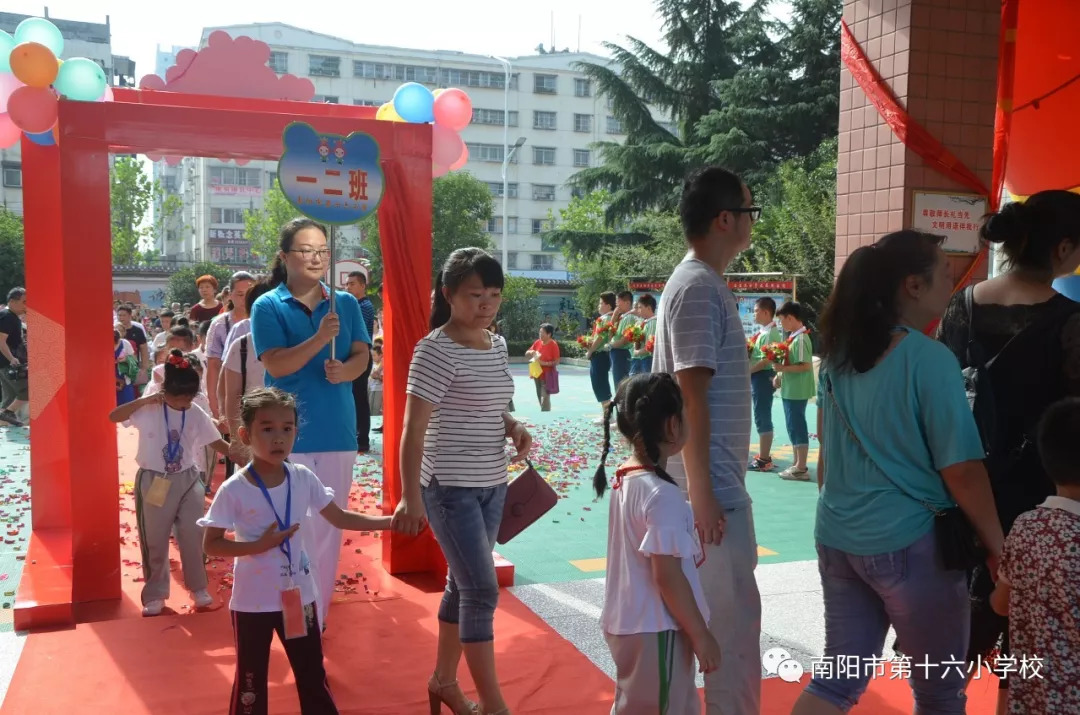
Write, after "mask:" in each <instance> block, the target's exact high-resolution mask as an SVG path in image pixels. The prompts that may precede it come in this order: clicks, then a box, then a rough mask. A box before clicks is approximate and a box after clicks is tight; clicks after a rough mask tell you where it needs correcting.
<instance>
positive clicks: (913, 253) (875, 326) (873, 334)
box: [792, 231, 1003, 715]
mask: <svg viewBox="0 0 1080 715" xmlns="http://www.w3.org/2000/svg"><path fill="white" fill-rule="evenodd" d="M940 243H941V238H940V237H938V236H931V235H928V234H924V233H919V232H916V231H900V232H898V233H892V234H889V235H887V236H885V237H883V238H882V239H881V240H880V241H878V242H877V243H876V244H874V245H872V246H867V247H864V248H860V249H858V250H857V251H855V252H854V253H852V254H851V256H850V257H848V259H847V261H846V262H845V264H844V267H843V270H841V272H840V276H839V278H838V279H837V282H836V286H835V288H834V289H833V293H832V296H831V297H830V299H829V303H828V305H827V306H826V308H825V311H824V313H823V315H822V319H821V348H822V353H823V355H824V358H823V359H824V365H823V367H822V370H821V385H820V389H819V395H818V405H819V411H818V434H819V435H822V443H821V454H820V457H819V460H818V485H819V487H820V488H821V496H820V499H819V501H818V510H817V526H816V529H815V539H816V541H817V550H818V569H819V571H820V573H821V583H822V590H823V595H824V600H825V660H826V662H830V663H832V664H833V665H834V667H833V668H832V669H831V672H825V671H824V670H823V671H821V672H819V673H816V674H814V677H813V678H812V679H811V681H810V684H809V685H808V686H807V688H806V691H805V692H804V693H803V694H802V696H801V697H800V699H799V701H798V703H797V704H796V706H795V709H794V710H793V711H792V712H793V713H796V714H798V715H810V714H816V713H837V712H846V711H847V710H849V709H850V708H851V707H853V706H854V704H855V703H856V702H857V701H858V699H859V696H860V695H862V693H863V692H864V691H865V690H866V685H867V681H868V676H869V672H868V671H867V670H866V669H864V668H862V667H861V664H863V663H865V662H866V659H868V658H871V657H878V656H880V655H881V651H882V646H883V645H884V642H885V635H886V633H887V632H888V629H889V625H890V624H891V625H892V626H893V627H895V628H896V632H897V639H898V641H899V643H900V644H901V646H902V647H903V649H904V654H905V655H906V656H908V657H910V658H911V662H912V663H913V664H918V663H923V662H930V663H935V664H938V665H937V666H936V667H931V668H920V667H912V668H911V671H910V672H911V676H910V677H911V686H912V690H913V691H914V695H915V703H916V710H917V711H918V712H926V713H931V712H932V713H963V712H964V708H965V705H966V700H965V698H964V695H963V690H964V686H965V680H966V664H964V666H963V668H960V667H956V666H953V667H951V668H950V667H949V666H947V665H943V664H944V663H947V662H948V661H950V660H952V661H955V660H956V659H957V658H962V657H963V656H964V654H965V653H966V652H967V644H968V623H969V620H968V619H969V605H968V593H967V574H966V573H965V572H964V571H958V570H949V569H946V568H945V567H944V566H943V565H942V562H941V559H940V557H939V555H938V544H937V539H936V535H935V532H934V513H933V512H932V511H931V510H930V507H933V508H934V509H938V510H940V509H946V508H950V507H952V506H954V505H959V507H960V509H961V510H962V511H963V512H964V514H965V515H966V516H967V518H968V519H969V520H970V522H971V524H972V526H973V527H974V528H975V531H976V532H977V534H978V535H979V537H980V538H981V540H982V541H983V543H984V544H985V545H986V547H987V550H988V552H989V553H990V558H989V560H988V562H989V565H990V567H991V568H993V569H995V570H996V564H997V557H998V556H999V555H1000V553H1001V546H1002V541H1003V538H1002V534H1001V525H1000V524H999V523H998V520H997V514H996V512H995V509H994V499H993V496H992V494H991V492H990V484H989V480H988V479H987V476H986V470H985V468H984V467H983V463H982V457H983V449H982V442H981V441H980V439H979V435H978V431H977V430H976V427H975V420H974V418H973V417H972V415H971V411H970V409H969V408H968V404H967V399H966V397H965V394H964V388H963V383H962V381H961V376H960V368H959V365H958V364H957V362H956V358H955V357H953V355H952V353H951V352H949V350H948V348H946V347H945V346H944V345H941V344H940V343H938V342H936V341H934V340H932V339H930V338H929V337H927V336H926V335H924V334H923V333H922V328H924V327H925V326H926V325H929V324H930V323H932V322H933V321H934V320H936V319H938V318H940V317H941V314H942V313H943V312H944V311H945V307H946V305H947V304H948V302H949V297H950V295H951V292H952V281H951V279H950V274H949V263H948V260H947V258H946V256H945V253H944V251H942V250H941V247H940ZM856 659H857V662H858V663H859V664H860V667H859V672H858V673H856V674H854V675H852V674H849V673H848V672H847V671H846V670H845V666H846V665H847V664H848V663H849V662H852V661H855V660H856Z"/></svg>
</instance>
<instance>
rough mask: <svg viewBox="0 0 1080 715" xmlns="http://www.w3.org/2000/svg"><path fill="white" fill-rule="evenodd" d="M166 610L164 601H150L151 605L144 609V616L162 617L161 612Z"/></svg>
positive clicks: (148, 604)
mask: <svg viewBox="0 0 1080 715" xmlns="http://www.w3.org/2000/svg"><path fill="white" fill-rule="evenodd" d="M164 608H165V602H164V601H161V600H158V601H150V602H149V603H147V604H146V605H145V606H143V607H142V614H143V615H144V616H160V615H161V611H162V609H164Z"/></svg>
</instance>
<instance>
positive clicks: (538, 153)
mask: <svg viewBox="0 0 1080 715" xmlns="http://www.w3.org/2000/svg"><path fill="white" fill-rule="evenodd" d="M533 163H534V164H539V165H542V166H551V165H552V164H554V163H555V147H553V146H534V147H533Z"/></svg>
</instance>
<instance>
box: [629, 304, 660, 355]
mask: <svg viewBox="0 0 1080 715" xmlns="http://www.w3.org/2000/svg"><path fill="white" fill-rule="evenodd" d="M635 311H636V312H637V316H638V318H640V319H641V322H640V323H638V324H637V326H636V327H637V329H638V331H639V333H640V334H641V339H640V340H636V341H634V344H633V348H632V349H631V350H630V374H631V375H639V374H641V373H647V372H652V338H653V336H654V335H656V298H653V297H652V296H651V295H649V294H648V293H646V294H645V295H643V296H641V297H640V298H638V300H637V306H636V307H635Z"/></svg>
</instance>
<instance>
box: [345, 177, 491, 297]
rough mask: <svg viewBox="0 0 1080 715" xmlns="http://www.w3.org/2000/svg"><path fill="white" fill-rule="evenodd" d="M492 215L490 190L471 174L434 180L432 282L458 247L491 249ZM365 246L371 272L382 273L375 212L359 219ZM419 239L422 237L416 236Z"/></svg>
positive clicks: (380, 247) (432, 202)
mask: <svg viewBox="0 0 1080 715" xmlns="http://www.w3.org/2000/svg"><path fill="white" fill-rule="evenodd" d="M491 217H492V201H491V190H490V189H488V186H487V184H486V183H484V182H483V181H480V180H479V179H477V178H476V177H474V176H473V175H472V174H468V173H465V172H453V173H450V174H447V175H445V176H440V177H439V178H437V179H435V181H434V182H432V198H431V220H432V232H433V235H432V241H431V281H432V284H433V285H434V283H435V277H436V276H437V275H438V273H439V271H440V270H442V266H443V263H445V262H446V259H447V257H448V256H449V255H450V254H451V253H453V252H454V251H455V250H456V249H458V248H470V247H472V248H482V249H484V250H491V248H492V243H491V239H490V238H489V237H488V234H487V233H486V232H485V230H484V226H485V225H486V224H487V221H488V219H490V218H491ZM360 228H361V230H362V231H363V232H364V248H365V249H366V251H367V254H368V259H369V260H370V261H371V269H372V275H375V276H381V275H382V273H383V270H382V269H383V265H382V246H381V245H380V244H379V222H378V219H377V216H376V215H375V214H373V215H371V216H368V217H367V218H366V219H364V220H363V221H361V222H360ZM416 238H417V240H419V239H420V237H419V236H418V237H416Z"/></svg>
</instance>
